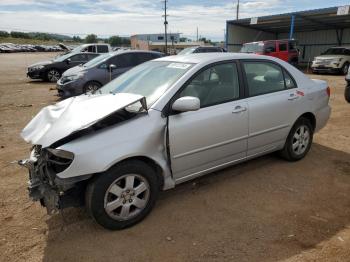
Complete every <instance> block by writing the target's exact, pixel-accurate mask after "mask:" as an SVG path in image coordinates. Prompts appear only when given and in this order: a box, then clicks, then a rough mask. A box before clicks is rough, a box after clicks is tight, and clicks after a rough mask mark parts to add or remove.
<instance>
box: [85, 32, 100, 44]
mask: <svg viewBox="0 0 350 262" xmlns="http://www.w3.org/2000/svg"><path fill="white" fill-rule="evenodd" d="M85 43H87V44H91V43H97V35H95V34H90V35H87V36H86V37H85Z"/></svg>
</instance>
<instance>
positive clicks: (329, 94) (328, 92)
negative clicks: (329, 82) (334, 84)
mask: <svg viewBox="0 0 350 262" xmlns="http://www.w3.org/2000/svg"><path fill="white" fill-rule="evenodd" d="M327 95H328V97H330V96H331V88H330V87H329V86H328V87H327Z"/></svg>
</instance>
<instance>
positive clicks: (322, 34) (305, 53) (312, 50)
mask: <svg viewBox="0 0 350 262" xmlns="http://www.w3.org/2000/svg"><path fill="white" fill-rule="evenodd" d="M296 30H298V28H296ZM227 34H228V35H227V38H228V41H227V49H228V51H229V52H237V51H239V50H240V48H241V46H242V44H243V43H246V42H254V41H261V40H272V39H288V38H289V33H283V34H272V33H266V32H261V31H258V30H255V29H251V28H247V27H241V26H237V25H228V28H227ZM293 38H294V39H296V40H298V44H299V49H300V51H301V56H300V62H302V63H307V62H309V61H312V60H313V59H314V57H315V56H318V55H320V54H321V53H323V52H324V51H325V50H327V49H328V48H330V47H334V46H338V40H337V33H336V30H319V31H312V32H296V33H294V37H293ZM342 45H347V46H350V28H347V29H344V32H343V40H342Z"/></svg>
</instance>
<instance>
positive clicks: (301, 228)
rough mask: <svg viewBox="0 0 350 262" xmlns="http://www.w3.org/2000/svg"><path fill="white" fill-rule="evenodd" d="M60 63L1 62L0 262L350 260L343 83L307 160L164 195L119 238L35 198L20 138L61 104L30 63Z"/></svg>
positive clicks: (251, 166)
mask: <svg viewBox="0 0 350 262" xmlns="http://www.w3.org/2000/svg"><path fill="white" fill-rule="evenodd" d="M49 56H53V54H47V53H46V54H40V53H36V54H1V55H0V120H1V121H0V168H1V172H0V254H1V256H0V260H2V261H350V104H346V103H345V100H344V97H343V92H344V86H345V82H344V78H343V77H342V76H312V77H314V78H320V79H326V80H328V81H329V84H330V86H331V87H332V99H331V104H332V107H333V113H332V117H331V120H330V121H329V124H328V125H327V127H326V128H324V129H323V130H322V131H321V132H320V133H319V134H317V135H316V137H315V143H314V145H313V147H312V150H311V152H310V153H309V155H308V156H307V157H306V159H304V160H302V161H300V162H298V163H288V162H285V161H283V160H281V159H279V158H278V157H276V156H275V155H274V154H272V155H268V156H265V157H261V158H258V159H255V160H252V161H249V162H247V163H244V164H240V165H238V166H234V167H231V168H227V169H225V170H223V171H220V172H217V173H215V174H211V175H208V176H205V177H203V178H201V179H197V180H195V181H194V182H191V183H187V184H184V185H181V186H179V187H177V188H176V189H174V190H170V191H167V192H164V193H162V194H161V198H160V200H159V201H158V203H157V205H156V207H155V209H154V210H153V212H152V213H151V214H150V216H148V217H147V218H146V220H144V221H143V222H142V223H140V224H138V225H136V226H135V227H133V228H130V229H127V230H124V231H119V232H110V231H106V230H104V229H103V228H101V227H100V226H98V225H96V224H95V223H94V222H93V221H92V220H91V219H90V218H89V217H88V216H87V214H86V212H85V211H84V209H67V210H65V211H64V213H63V216H61V215H55V216H51V217H50V216H48V215H46V212H45V210H44V209H43V208H41V207H40V205H39V204H38V203H32V202H31V201H30V200H29V199H28V196H27V191H26V181H27V172H26V170H24V169H21V168H20V167H18V166H17V165H16V164H14V161H16V160H18V159H22V158H25V157H27V156H28V150H29V147H30V146H29V145H27V144H26V143H25V142H24V141H23V140H22V139H21V138H20V137H19V133H20V131H21V129H22V128H23V127H24V126H25V124H26V123H27V122H28V121H29V120H30V119H31V117H32V116H34V115H35V114H36V113H37V112H38V111H39V110H40V108H42V107H43V106H45V105H47V104H50V103H53V102H55V101H57V97H56V96H55V94H56V91H55V90H50V89H52V88H54V85H53V84H47V83H42V82H40V81H39V82H36V81H29V80H28V79H27V78H26V77H25V69H26V66H27V65H28V64H31V63H34V62H37V61H41V60H46V59H47V58H48V57H49Z"/></svg>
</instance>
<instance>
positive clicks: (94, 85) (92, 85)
mask: <svg viewBox="0 0 350 262" xmlns="http://www.w3.org/2000/svg"><path fill="white" fill-rule="evenodd" d="M101 86H102V85H101V84H100V83H99V82H96V81H90V82H87V83H86V84H85V85H84V88H83V92H84V93H87V92H92V93H93V92H96V91H97V90H98V89H100V88H101Z"/></svg>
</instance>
